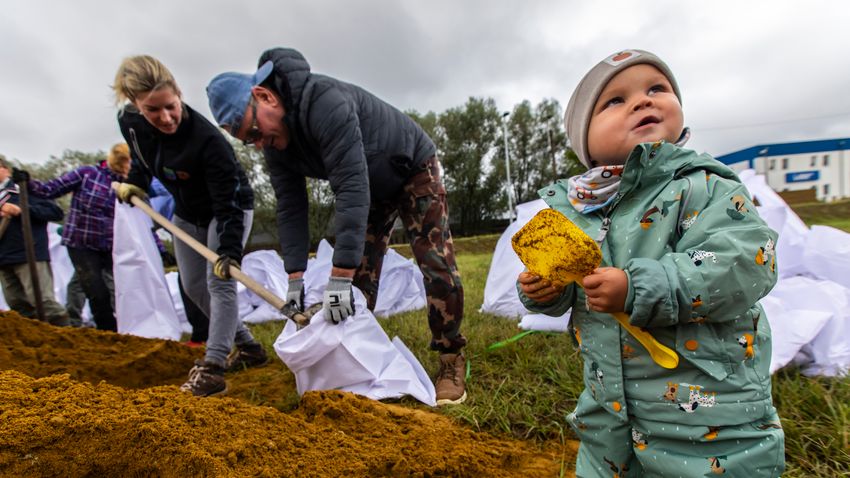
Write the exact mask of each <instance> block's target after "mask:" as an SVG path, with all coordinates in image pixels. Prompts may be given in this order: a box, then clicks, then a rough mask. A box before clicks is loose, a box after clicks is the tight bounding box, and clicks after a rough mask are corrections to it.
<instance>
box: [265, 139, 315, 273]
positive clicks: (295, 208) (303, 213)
mask: <svg viewBox="0 0 850 478" xmlns="http://www.w3.org/2000/svg"><path fill="white" fill-rule="evenodd" d="M266 164H267V166H268V170H269V175H270V177H271V183H272V188H273V189H274V193H275V198H276V199H277V210H276V214H275V216H276V219H277V232H278V237H279V239H280V250H281V255H282V256H283V266H284V268H285V269H286V272H287V273H289V274H291V273H293V272H303V271H305V270H307V255H308V252H309V247H310V231H309V221H308V217H307V212H308V211H307V209H308V201H307V181H306V179H305V178H304V176H303V175H301V174H298V173H296V172H292V171H290V170H288V169H286V168H284V167H283V166H282V165H281V164H280V162H279V161H278V160H275V159H273V158H272V157H270V156H269V155H268V154H267V155H266Z"/></svg>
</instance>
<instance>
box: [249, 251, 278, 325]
mask: <svg viewBox="0 0 850 478" xmlns="http://www.w3.org/2000/svg"><path fill="white" fill-rule="evenodd" d="M242 272H244V273H245V274H247V275H248V276H249V277H251V278H252V279H254V280H255V281H257V282H258V283H259V284H260V285H262V286H263V287H265V288H266V289H268V290H269V291H271V292H272V293H273V294H274V295H276V296H278V297H280V298H281V299H286V291H287V290H288V289H289V278H288V275H287V273H286V271H285V270H284V268H283V259H281V258H280V256H279V255H278V254H277V252H275V251H273V250H270V249H264V250H258V251H254V252H252V253H250V254H246V255H245V257H243V258H242ZM237 295H238V297H239V317H241V318H242V321H243V322H246V323H250V324H258V323H262V322H268V321H272V320H284V319H285V317H284V316H283V314H281V313H280V311H279V310H277V309H275V308H274V307H272V306H271V305H270V304H269V303H268V302H266V301H265V300H263V298H261V297H260V296H258V295H257V294H255V293H253V292H251V290H250V289H248V288H247V287H244V286H243V287H242V288H241V289H239V292H238V294H237ZM243 307H244V310H243Z"/></svg>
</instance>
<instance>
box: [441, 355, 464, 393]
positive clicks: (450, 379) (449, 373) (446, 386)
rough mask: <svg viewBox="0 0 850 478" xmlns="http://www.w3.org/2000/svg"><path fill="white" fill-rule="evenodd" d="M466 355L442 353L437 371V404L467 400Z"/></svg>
mask: <svg viewBox="0 0 850 478" xmlns="http://www.w3.org/2000/svg"><path fill="white" fill-rule="evenodd" d="M465 376H466V357H464V356H463V353H456V354H440V371H439V372H437V381H436V383H435V385H434V388H436V389H437V406H442V405H457V404H460V403H463V401H464V400H466V383H465V382H464V377H465Z"/></svg>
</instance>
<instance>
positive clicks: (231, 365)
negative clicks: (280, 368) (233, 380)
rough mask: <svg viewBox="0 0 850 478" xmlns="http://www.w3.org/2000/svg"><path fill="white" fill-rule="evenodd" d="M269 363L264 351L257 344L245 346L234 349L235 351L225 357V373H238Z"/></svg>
mask: <svg viewBox="0 0 850 478" xmlns="http://www.w3.org/2000/svg"><path fill="white" fill-rule="evenodd" d="M267 363H269V356H268V354H267V353H266V349H264V348H263V346H262V345H260V344H258V343H253V344H246V345H243V346H241V347H236V350H234V351H233V352H231V353H230V355H228V356H227V365H226V368H227V371H228V372H239V371H241V370H245V369H246V368H249V367H260V366H262V365H265V364H267Z"/></svg>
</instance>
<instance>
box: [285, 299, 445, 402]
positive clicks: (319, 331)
mask: <svg viewBox="0 0 850 478" xmlns="http://www.w3.org/2000/svg"><path fill="white" fill-rule="evenodd" d="M354 296H355V309H356V310H355V314H354V316H352V317H349V318H348V319H346V320H345V321H343V322H342V323H340V324H332V323H330V322H327V321H326V320H325V319H324V311H320V312H319V313H317V314H316V315H314V316H313V318H312V320H311V321H310V324H309V325H308V326H306V327H304V328H303V329H301V330H297V328H296V326H295V324H294V323H293V322H292V321H287V322H286V325H285V326H284V328H283V332H281V334H280V336H279V337H278V338H277V340H276V341H275V343H274V349H275V352H277V355H278V356H279V357H280V359H281V360H282V361H283V362H284V363H285V364H286V366H287V367H289V369H290V370H292V372H293V373H294V374H295V384H296V386H297V389H298V393H299V394H303V393H304V392H307V391H310V390H344V391H347V392H353V393H357V394H360V395H363V396H366V397H369V398H372V399H375V400H381V399H385V398H397V397H401V396H403V395H411V396H413V397H414V398H416V399H417V400H419V401H421V402H423V403H425V404H427V405H430V406H434V405H436V394H435V391H434V386H433V384H431V381H430V380H429V379H428V376H427V373H426V372H425V370H424V369H423V368H422V365H421V364H420V363H419V362H418V361H417V360H416V359H415V358H414V357H413V355H412V354H411V353H410V352H409V350H407V348H406V347H403V344H401V341H400V340H397V339H394V341H393V342H391V341H390V339H389V338H388V337H387V334H386V333H385V332H384V330H383V329H382V328H381V326H380V325H379V324H378V321H377V320H376V319H375V316H374V315H372V313H371V312H369V310H368V309H367V308H366V300H365V298H364V297H363V294H362V293H361V292H360V291H359V290H358V289H356V288H355V289H354ZM398 344H401V346H399V345H398Z"/></svg>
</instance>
